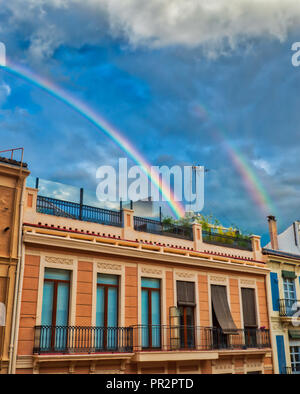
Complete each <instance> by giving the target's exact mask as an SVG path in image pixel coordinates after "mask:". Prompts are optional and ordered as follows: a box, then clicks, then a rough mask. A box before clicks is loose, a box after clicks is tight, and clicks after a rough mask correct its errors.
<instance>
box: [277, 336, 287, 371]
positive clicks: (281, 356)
mask: <svg viewBox="0 0 300 394" xmlns="http://www.w3.org/2000/svg"><path fill="white" fill-rule="evenodd" d="M276 345H277V357H278V369H279V373H280V374H284V373H285V367H286V360H285V350H284V338H283V335H276Z"/></svg>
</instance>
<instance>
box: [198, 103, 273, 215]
mask: <svg viewBox="0 0 300 394" xmlns="http://www.w3.org/2000/svg"><path fill="white" fill-rule="evenodd" d="M192 109H193V112H194V114H196V115H198V116H199V117H200V118H201V119H202V120H207V119H208V118H209V112H208V110H207V109H206V108H204V107H203V106H202V105H199V104H196V105H195V106H194V107H193V108H192ZM211 132H212V137H213V138H214V139H215V140H216V141H217V142H218V143H220V144H221V145H222V146H223V148H224V150H225V151H226V153H227V155H228V156H229V158H230V160H231V162H232V164H233V165H234V167H235V168H236V170H237V171H238V173H239V174H240V176H241V178H242V180H243V183H244V185H245V188H246V190H247V191H248V192H249V194H250V195H251V197H252V200H253V201H254V202H255V204H256V205H257V206H258V207H259V209H260V211H261V213H262V214H263V215H265V216H267V215H270V214H272V215H274V214H276V208H275V206H274V205H273V204H272V201H271V199H270V197H269V195H268V193H267V192H266V190H265V189H264V187H263V186H262V184H261V182H260V180H259V178H258V177H257V175H256V174H255V172H254V171H253V169H252V168H251V167H250V165H249V164H248V163H247V160H246V158H245V157H244V156H243V155H242V153H241V152H240V151H239V150H238V149H237V148H236V147H235V146H234V145H233V144H230V143H229V138H228V136H227V134H226V132H225V131H224V130H222V129H221V128H220V127H219V128H216V127H214V128H213V129H212V130H211Z"/></svg>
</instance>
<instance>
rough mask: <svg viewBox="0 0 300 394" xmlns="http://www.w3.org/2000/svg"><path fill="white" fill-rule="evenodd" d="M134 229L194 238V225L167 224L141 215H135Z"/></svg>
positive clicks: (189, 238)
mask: <svg viewBox="0 0 300 394" xmlns="http://www.w3.org/2000/svg"><path fill="white" fill-rule="evenodd" d="M134 229H135V230H136V231H144V232H146V233H152V234H159V235H166V236H169V237H175V238H182V239H188V240H191V241H192V240H193V230H192V227H183V226H176V225H175V224H171V223H170V224H169V223H168V224H165V223H163V222H160V221H158V220H154V219H147V218H143V217H140V216H134Z"/></svg>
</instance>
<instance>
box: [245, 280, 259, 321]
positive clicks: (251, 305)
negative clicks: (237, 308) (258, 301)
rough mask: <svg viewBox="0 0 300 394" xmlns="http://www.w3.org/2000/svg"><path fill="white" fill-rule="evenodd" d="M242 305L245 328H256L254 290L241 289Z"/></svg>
mask: <svg viewBox="0 0 300 394" xmlns="http://www.w3.org/2000/svg"><path fill="white" fill-rule="evenodd" d="M242 304H243V317H244V327H245V328H256V327H257V323H256V308H255V293H254V289H249V288H246V287H245V288H242Z"/></svg>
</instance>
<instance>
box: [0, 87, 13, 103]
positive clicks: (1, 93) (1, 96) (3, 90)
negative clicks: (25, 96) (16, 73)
mask: <svg viewBox="0 0 300 394" xmlns="http://www.w3.org/2000/svg"><path fill="white" fill-rule="evenodd" d="M10 94H11V88H10V86H9V85H7V84H6V83H5V82H2V83H0V105H2V104H3V103H4V102H5V101H6V99H7V97H8V96H10Z"/></svg>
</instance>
